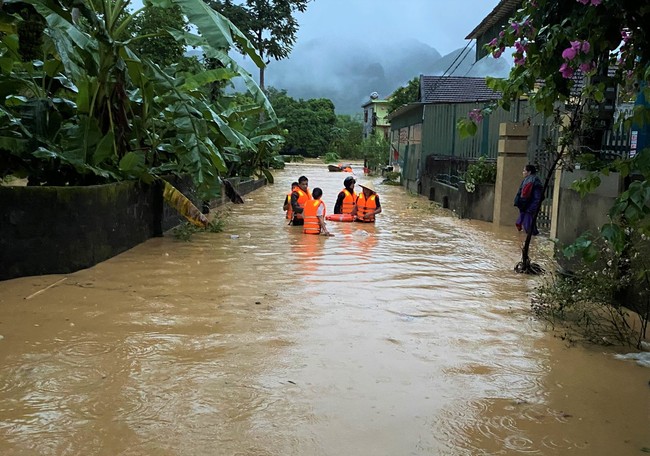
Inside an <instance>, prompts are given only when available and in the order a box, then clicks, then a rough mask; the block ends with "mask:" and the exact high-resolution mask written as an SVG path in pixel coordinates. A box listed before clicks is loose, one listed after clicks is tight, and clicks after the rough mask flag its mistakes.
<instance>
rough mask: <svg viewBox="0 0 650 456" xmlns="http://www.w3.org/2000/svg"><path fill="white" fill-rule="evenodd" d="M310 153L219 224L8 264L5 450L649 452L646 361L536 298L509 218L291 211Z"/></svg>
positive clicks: (393, 202) (403, 195)
mask: <svg viewBox="0 0 650 456" xmlns="http://www.w3.org/2000/svg"><path fill="white" fill-rule="evenodd" d="M301 174H305V175H307V176H308V177H309V178H310V187H311V188H313V187H316V186H318V187H321V188H322V189H323V191H324V198H323V200H324V201H325V202H326V204H327V205H328V209H329V210H330V211H331V210H332V209H333V206H334V200H335V197H336V194H337V193H338V191H339V190H340V189H341V188H342V181H343V178H344V177H345V176H346V174H343V173H328V172H327V170H326V167H325V165H308V164H297V165H289V166H288V167H287V169H285V170H283V171H280V172H278V173H277V175H276V183H275V184H274V185H269V186H267V187H265V188H262V189H259V190H256V191H255V192H253V193H251V194H249V195H246V197H245V199H246V203H245V204H244V205H237V206H230V207H229V210H230V217H229V219H228V223H227V226H226V230H225V231H224V232H222V233H201V234H197V235H195V236H194V237H193V238H192V241H191V242H183V241H178V240H176V239H174V237H173V236H171V235H170V234H167V235H166V236H165V237H163V238H157V239H152V240H149V241H147V242H145V243H143V244H141V245H139V246H137V247H135V248H133V249H131V250H129V251H128V252H125V253H123V254H121V255H119V256H117V257H115V258H113V259H111V260H109V261H106V262H103V263H101V264H99V265H97V266H95V267H93V268H90V269H87V270H83V271H79V272H77V273H74V274H67V275H50V276H41V277H27V278H21V279H16V280H9V281H4V282H0V335H1V336H2V337H1V338H0V365H1V370H0V454H1V455H3V456H10V455H111V456H113V455H157V456H165V455H227V456H230V455H233V456H235V455H237V456H239V455H241V456H244V455H245V456H248V455H250V456H288V455H296V456H356V455H359V456H366V455H367V456H407V455H463V456H465V455H467V456H474V455H519V454H525V455H589V456H599V455H603V456H618V455H636V454H643V453H644V452H647V451H650V449H649V448H650V388H649V386H648V380H650V370H649V369H648V368H643V367H641V366H639V365H637V364H635V363H634V362H633V361H624V360H618V359H615V358H614V356H613V352H612V351H610V350H608V349H604V348H600V347H597V348H584V347H580V346H575V347H568V346H567V344H566V343H564V342H563V341H562V340H561V339H559V338H555V337H553V335H552V334H551V333H549V332H547V331H546V330H545V328H544V326H543V325H542V324H541V323H540V322H538V321H537V320H536V319H535V318H533V317H532V316H531V313H530V292H531V290H532V288H533V286H534V285H535V280H537V279H535V278H533V277H528V276H522V275H517V274H515V273H514V272H513V271H512V267H513V265H514V264H515V262H516V261H517V259H518V258H519V250H518V245H519V238H518V237H517V235H516V234H515V233H514V229H511V228H496V227H493V226H492V224H489V223H482V222H472V221H468V220H458V219H456V218H455V217H453V216H450V215H449V214H445V213H443V212H442V211H440V210H435V211H433V210H431V209H430V205H429V203H428V201H426V199H423V198H422V197H417V196H413V195H409V194H408V193H407V192H405V191H404V189H403V188H401V187H394V186H387V185H381V178H376V179H373V181H374V183H375V185H376V187H377V188H378V191H379V194H380V198H381V202H382V206H383V207H384V212H383V213H382V214H381V215H379V216H378V221H377V223H376V224H375V225H370V224H356V223H335V222H330V223H329V226H330V229H331V231H332V232H333V233H335V235H336V236H335V237H332V238H326V237H323V236H309V235H303V234H302V233H301V230H300V228H298V227H290V226H287V225H286V223H285V222H284V221H283V219H282V217H283V212H282V209H281V206H282V200H283V197H284V195H285V194H286V192H287V191H288V190H289V184H290V182H291V181H293V180H297V178H298V176H300V175H301Z"/></svg>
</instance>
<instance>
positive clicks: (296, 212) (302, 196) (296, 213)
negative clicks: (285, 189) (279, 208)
mask: <svg viewBox="0 0 650 456" xmlns="http://www.w3.org/2000/svg"><path fill="white" fill-rule="evenodd" d="M308 185H309V179H307V177H305V176H300V177H299V178H298V188H296V189H295V190H294V191H293V192H291V210H292V211H293V219H292V220H291V224H292V225H296V226H298V225H303V224H304V219H303V214H302V212H303V208H304V207H305V203H306V202H307V201H309V200H310V199H311V192H310V191H309V188H308Z"/></svg>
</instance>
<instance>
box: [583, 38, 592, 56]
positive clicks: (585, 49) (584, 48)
mask: <svg viewBox="0 0 650 456" xmlns="http://www.w3.org/2000/svg"><path fill="white" fill-rule="evenodd" d="M589 49H591V45H590V44H589V41H587V40H584V41H583V42H582V45H581V46H580V50H581V51H582V52H584V53H585V54H586V53H588V52H589Z"/></svg>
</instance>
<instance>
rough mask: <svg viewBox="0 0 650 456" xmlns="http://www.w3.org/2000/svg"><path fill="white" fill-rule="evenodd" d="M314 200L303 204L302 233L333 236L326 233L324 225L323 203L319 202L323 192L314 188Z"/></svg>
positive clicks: (324, 210)
mask: <svg viewBox="0 0 650 456" xmlns="http://www.w3.org/2000/svg"><path fill="white" fill-rule="evenodd" d="M312 196H313V198H314V199H311V200H309V201H307V202H306V203H305V208H304V211H303V215H304V218H305V225H304V227H303V230H302V232H303V233H305V234H323V235H325V236H334V235H333V234H332V233H330V232H329V231H327V225H326V224H325V212H326V209H325V203H324V202H322V201H321V199H320V197H321V196H323V191H322V190H321V189H320V188H318V187H316V188H315V189H314V191H313V192H312Z"/></svg>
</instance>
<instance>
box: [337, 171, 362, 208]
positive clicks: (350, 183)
mask: <svg viewBox="0 0 650 456" xmlns="http://www.w3.org/2000/svg"><path fill="white" fill-rule="evenodd" d="M356 182H357V181H356V180H354V177H352V176H348V177H346V178H345V180H343V186H344V188H343V190H341V191H340V192H339V196H338V197H337V198H336V204H335V205H334V213H335V214H351V213H352V209H354V203H356V202H357V194H356V193H355V192H354V184H356Z"/></svg>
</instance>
